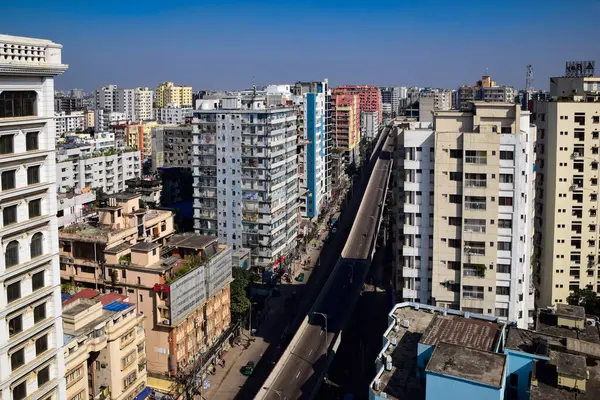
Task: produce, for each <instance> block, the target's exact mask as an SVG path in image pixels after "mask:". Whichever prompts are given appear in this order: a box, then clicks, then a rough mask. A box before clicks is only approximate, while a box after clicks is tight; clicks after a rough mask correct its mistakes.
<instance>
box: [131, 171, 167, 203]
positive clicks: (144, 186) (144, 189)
mask: <svg viewBox="0 0 600 400" xmlns="http://www.w3.org/2000/svg"><path fill="white" fill-rule="evenodd" d="M125 184H126V185H127V191H128V192H132V193H137V194H139V195H140V196H141V199H142V201H143V202H144V203H145V204H147V205H148V206H149V207H150V208H158V207H160V197H161V192H162V183H161V181H160V179H157V178H155V177H153V176H144V177H143V178H135V179H127V180H126V181H125Z"/></svg>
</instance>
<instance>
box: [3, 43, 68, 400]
mask: <svg viewBox="0 0 600 400" xmlns="http://www.w3.org/2000/svg"><path fill="white" fill-rule="evenodd" d="M61 49H62V46H61V45H59V44H56V43H53V42H51V41H48V40H41V39H31V38H24V37H16V36H6V35H0V170H1V171H2V173H1V175H2V176H1V177H2V179H1V180H2V182H1V190H0V207H1V208H2V220H1V225H0V241H1V245H2V251H3V254H4V256H3V257H2V258H1V259H0V365H1V367H0V392H1V393H2V394H1V397H2V398H3V399H14V400H21V399H25V398H27V399H53V400H59V399H64V398H65V397H66V396H65V380H64V374H65V363H64V356H63V350H62V346H63V330H62V318H61V295H60V270H59V260H58V228H57V222H56V188H55V174H56V171H55V164H54V163H55V160H54V140H55V132H54V129H55V128H54V77H55V76H56V75H60V74H62V73H63V72H64V71H65V70H66V69H67V66H66V65H64V64H62V63H61Z"/></svg>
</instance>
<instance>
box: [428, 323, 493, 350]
mask: <svg viewBox="0 0 600 400" xmlns="http://www.w3.org/2000/svg"><path fill="white" fill-rule="evenodd" d="M501 331H502V326H501V325H499V324H497V323H495V322H489V321H481V320H477V319H471V318H464V317H461V316H457V315H446V316H444V315H435V316H434V317H433V321H432V322H431V323H430V324H429V327H428V328H427V330H426V331H425V332H424V333H423V338H422V339H421V341H420V343H422V344H427V345H436V344H437V343H438V342H440V341H443V342H447V343H452V344H457V345H461V346H466V347H473V348H476V349H479V350H485V351H494V350H496V348H497V346H496V344H497V341H498V339H499V337H500V333H501Z"/></svg>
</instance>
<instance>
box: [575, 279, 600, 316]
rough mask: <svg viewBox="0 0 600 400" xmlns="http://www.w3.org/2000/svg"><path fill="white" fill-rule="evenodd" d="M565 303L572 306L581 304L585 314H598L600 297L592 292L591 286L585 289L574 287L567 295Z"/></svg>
mask: <svg viewBox="0 0 600 400" xmlns="http://www.w3.org/2000/svg"><path fill="white" fill-rule="evenodd" d="M567 303H569V304H570V305H572V306H582V307H583V308H585V313H586V314H591V315H596V316H599V315H600V297H598V295H597V294H596V293H594V290H593V289H592V287H591V286H587V287H586V288H585V289H579V288H577V289H575V290H574V291H573V293H571V294H570V295H569V297H567Z"/></svg>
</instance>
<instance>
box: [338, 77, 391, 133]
mask: <svg viewBox="0 0 600 400" xmlns="http://www.w3.org/2000/svg"><path fill="white" fill-rule="evenodd" d="M331 93H333V94H338V93H339V94H358V97H359V100H358V102H359V108H360V112H362V111H376V112H377V115H378V116H379V123H380V124H381V121H382V114H381V91H380V90H379V88H378V87H376V86H366V85H365V86H340V87H337V88H334V89H332V90H331ZM360 112H359V118H360Z"/></svg>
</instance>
